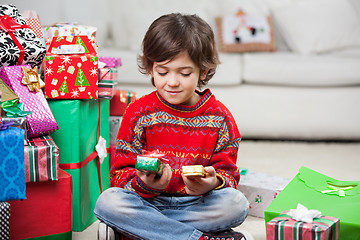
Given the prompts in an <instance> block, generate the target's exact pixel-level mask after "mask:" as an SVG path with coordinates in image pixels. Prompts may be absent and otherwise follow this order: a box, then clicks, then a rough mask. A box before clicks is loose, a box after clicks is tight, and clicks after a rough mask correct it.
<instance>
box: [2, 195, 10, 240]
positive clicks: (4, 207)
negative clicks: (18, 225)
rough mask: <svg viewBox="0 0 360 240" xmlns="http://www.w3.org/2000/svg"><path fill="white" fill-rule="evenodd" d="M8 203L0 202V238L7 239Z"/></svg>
mask: <svg viewBox="0 0 360 240" xmlns="http://www.w3.org/2000/svg"><path fill="white" fill-rule="evenodd" d="M9 223H10V204H9V203H8V202H0V239H9Z"/></svg>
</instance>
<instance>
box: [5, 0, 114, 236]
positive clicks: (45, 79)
mask: <svg viewBox="0 0 360 240" xmlns="http://www.w3.org/2000/svg"><path fill="white" fill-rule="evenodd" d="M97 49H98V46H97V44H96V28H94V27H91V26H83V25H78V24H71V23H66V24H65V23H58V24H54V25H52V26H41V24H40V20H39V18H38V16H37V15H36V13H35V14H34V11H24V12H22V13H20V11H19V9H17V8H16V6H13V5H1V6H0V103H1V108H0V109H1V110H0V113H1V115H0V219H1V220H0V239H29V238H31V239H37V238H39V239H72V231H83V230H84V229H85V228H87V227H88V226H89V225H91V224H92V223H94V222H95V221H96V217H95V215H94V213H93V210H94V207H95V203H96V200H97V198H98V196H99V195H100V193H101V192H102V191H104V190H105V189H107V188H109V186H110V181H109V170H110V157H109V154H108V153H109V152H110V124H109V121H110V119H109V117H110V100H111V99H112V98H113V96H114V95H115V84H116V81H117V77H118V76H117V68H118V67H120V66H121V61H120V58H110V57H101V56H98V54H97Z"/></svg>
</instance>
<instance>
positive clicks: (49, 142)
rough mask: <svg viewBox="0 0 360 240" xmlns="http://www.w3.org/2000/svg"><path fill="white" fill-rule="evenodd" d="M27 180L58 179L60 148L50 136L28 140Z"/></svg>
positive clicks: (26, 156) (26, 148)
mask: <svg viewBox="0 0 360 240" xmlns="http://www.w3.org/2000/svg"><path fill="white" fill-rule="evenodd" d="M24 151H25V153H24V155H25V181H26V182H42V181H49V180H58V169H59V148H58V147H57V146H56V144H55V142H54V141H53V139H52V138H51V137H50V136H42V137H38V138H31V139H27V140H26V144H25V147H24Z"/></svg>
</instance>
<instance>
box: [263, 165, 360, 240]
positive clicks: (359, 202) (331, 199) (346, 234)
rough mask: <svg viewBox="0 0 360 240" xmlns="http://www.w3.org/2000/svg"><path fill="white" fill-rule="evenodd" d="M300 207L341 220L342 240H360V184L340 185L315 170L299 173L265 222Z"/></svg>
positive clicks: (266, 215)
mask: <svg viewBox="0 0 360 240" xmlns="http://www.w3.org/2000/svg"><path fill="white" fill-rule="evenodd" d="M298 203H300V204H302V205H304V206H306V207H307V208H309V209H316V210H319V211H320V212H321V214H322V215H326V216H332V217H335V218H339V219H340V238H339V239H341V240H350V239H352V240H359V239H360V181H339V180H336V179H333V178H330V177H328V176H326V175H323V174H321V173H318V172H316V171H314V170H312V169H309V168H306V167H301V168H300V169H299V173H298V174H297V175H296V176H295V177H294V178H293V179H292V180H291V182H290V183H289V184H288V185H287V186H286V187H285V188H284V190H283V191H281V192H280V193H279V195H278V196H277V197H276V198H275V199H274V200H273V201H272V203H271V204H270V205H269V206H268V207H267V209H266V210H265V222H266V223H267V222H269V221H270V220H271V219H273V218H275V217H277V216H278V215H280V214H281V213H282V212H283V211H284V210H288V209H293V208H296V206H297V204H298Z"/></svg>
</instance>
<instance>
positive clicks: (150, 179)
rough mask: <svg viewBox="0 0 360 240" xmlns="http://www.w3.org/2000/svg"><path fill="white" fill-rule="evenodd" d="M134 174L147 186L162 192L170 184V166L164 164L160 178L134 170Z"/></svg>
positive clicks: (154, 174) (153, 174)
mask: <svg viewBox="0 0 360 240" xmlns="http://www.w3.org/2000/svg"><path fill="white" fill-rule="evenodd" d="M136 174H137V176H138V177H139V178H140V179H141V180H142V181H143V182H144V183H145V184H146V185H147V186H149V187H151V188H153V189H157V190H164V189H165V188H166V187H167V186H168V185H169V183H170V180H171V175H172V171H171V167H170V165H169V164H166V166H165V168H164V169H163V172H162V175H161V177H160V178H155V176H156V173H151V174H150V175H146V174H145V173H144V172H142V171H140V170H136Z"/></svg>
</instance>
